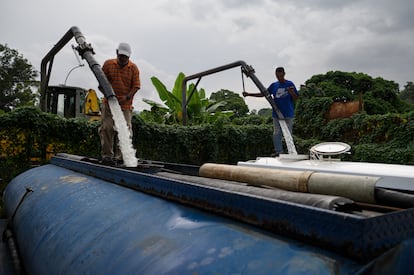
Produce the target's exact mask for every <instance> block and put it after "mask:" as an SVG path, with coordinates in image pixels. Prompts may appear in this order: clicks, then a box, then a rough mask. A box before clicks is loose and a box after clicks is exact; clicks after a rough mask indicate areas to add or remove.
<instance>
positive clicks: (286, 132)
mask: <svg viewBox="0 0 414 275" xmlns="http://www.w3.org/2000/svg"><path fill="white" fill-rule="evenodd" d="M279 124H280V128H281V129H282V133H283V137H284V138H285V142H286V147H287V149H288V153H289V154H290V155H297V154H298V152H296V148H295V143H294V142H293V138H292V135H291V134H290V131H289V128H288V126H287V124H286V121H285V120H283V119H280V120H279Z"/></svg>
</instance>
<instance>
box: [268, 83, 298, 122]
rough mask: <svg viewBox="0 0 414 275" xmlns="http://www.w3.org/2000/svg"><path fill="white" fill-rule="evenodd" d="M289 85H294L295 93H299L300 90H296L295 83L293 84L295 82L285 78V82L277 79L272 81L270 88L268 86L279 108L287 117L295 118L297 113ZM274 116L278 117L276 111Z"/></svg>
mask: <svg viewBox="0 0 414 275" xmlns="http://www.w3.org/2000/svg"><path fill="white" fill-rule="evenodd" d="M289 87H293V89H294V91H295V93H296V94H297V95H299V93H298V91H297V90H296V87H295V84H293V82H292V81H290V80H285V82H283V83H280V82H279V81H276V82H274V83H272V84H271V85H270V86H269V88H267V90H268V91H269V93H270V94H271V95H273V99H274V100H275V103H276V106H277V107H278V108H279V110H280V112H281V113H282V114H283V116H284V117H285V118H293V116H294V114H295V106H294V104H293V98H292V96H291V95H290V94H289V92H288V90H287V88H289ZM273 117H277V116H276V114H275V112H274V111H273Z"/></svg>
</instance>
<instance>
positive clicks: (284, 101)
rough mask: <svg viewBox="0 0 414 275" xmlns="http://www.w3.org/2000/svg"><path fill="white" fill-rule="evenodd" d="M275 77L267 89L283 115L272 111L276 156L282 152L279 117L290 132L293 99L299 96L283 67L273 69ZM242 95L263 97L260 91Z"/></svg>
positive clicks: (293, 107) (291, 127)
mask: <svg viewBox="0 0 414 275" xmlns="http://www.w3.org/2000/svg"><path fill="white" fill-rule="evenodd" d="M275 74H276V78H277V80H278V81H276V82H274V83H272V84H271V85H270V86H269V88H267V90H268V91H269V93H270V94H271V95H272V96H273V98H274V100H275V103H276V106H277V108H278V109H279V110H280V112H281V113H282V115H283V117H278V116H277V114H276V113H275V112H274V111H273V126H274V131H273V144H274V146H275V152H276V156H278V155H279V154H282V153H283V146H282V136H283V133H282V129H281V128H280V124H279V119H284V120H285V121H286V124H287V126H288V128H289V131H290V133H291V134H292V129H293V117H294V114H295V105H294V101H295V100H296V99H297V98H298V97H299V93H298V91H297V90H296V87H295V84H294V83H293V82H292V81H290V80H287V79H285V69H284V68H283V67H277V68H276V70H275ZM243 96H254V97H263V96H264V95H263V94H262V93H248V92H243Z"/></svg>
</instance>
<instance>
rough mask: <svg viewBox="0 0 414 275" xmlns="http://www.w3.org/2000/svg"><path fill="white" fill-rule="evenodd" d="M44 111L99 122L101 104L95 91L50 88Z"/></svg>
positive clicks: (46, 93)
mask: <svg viewBox="0 0 414 275" xmlns="http://www.w3.org/2000/svg"><path fill="white" fill-rule="evenodd" d="M44 95H45V98H44V101H45V105H44V106H45V109H44V110H43V111H45V112H48V113H53V114H57V115H60V116H63V117H66V118H75V117H83V118H87V119H88V120H92V121H95V120H99V118H100V104H99V98H98V96H97V95H96V92H95V90H93V89H89V90H86V89H84V88H80V87H75V86H66V85H58V86H48V87H47V89H46V92H45V94H44Z"/></svg>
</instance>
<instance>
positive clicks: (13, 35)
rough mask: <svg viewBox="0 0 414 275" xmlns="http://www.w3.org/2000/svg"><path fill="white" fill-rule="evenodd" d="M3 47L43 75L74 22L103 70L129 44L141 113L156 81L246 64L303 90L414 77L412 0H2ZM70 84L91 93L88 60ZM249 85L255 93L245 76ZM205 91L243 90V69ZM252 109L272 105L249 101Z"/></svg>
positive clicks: (64, 71)
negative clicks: (281, 75) (323, 78)
mask: <svg viewBox="0 0 414 275" xmlns="http://www.w3.org/2000/svg"><path fill="white" fill-rule="evenodd" d="M0 11H1V16H0V43H1V44H7V45H8V46H9V47H10V48H13V49H16V50H18V51H19V53H20V54H22V55H23V56H24V57H25V58H26V59H28V60H29V62H30V63H31V64H32V65H33V66H34V67H35V69H36V70H38V71H40V62H41V60H42V58H43V57H44V56H45V55H46V54H47V52H48V51H49V50H50V49H51V48H52V47H53V45H54V44H55V43H56V42H57V41H58V40H59V39H60V38H61V37H62V36H63V35H64V34H65V33H66V32H67V31H68V30H69V29H70V28H71V27H72V26H77V27H79V29H80V30H81V31H82V33H83V34H84V35H85V37H86V39H87V42H88V43H91V44H92V46H93V48H94V50H95V52H96V55H95V58H96V59H97V61H98V62H99V63H100V64H101V65H102V64H103V62H104V61H105V60H106V59H108V58H113V57H115V49H116V47H117V45H118V44H119V42H128V43H130V45H131V47H132V56H131V60H132V61H133V62H135V63H136V64H137V65H138V67H139V68H140V71H141V82H142V88H141V90H140V92H139V94H138V95H137V96H136V98H135V99H134V106H135V107H136V110H142V109H143V108H148V105H147V104H145V103H143V102H142V98H146V99H152V100H157V99H158V95H157V93H156V91H155V88H154V86H153V85H152V83H151V81H150V78H151V77H152V76H156V77H157V78H159V79H160V80H161V81H162V82H163V83H164V84H166V86H167V88H169V89H170V88H171V87H172V85H173V83H174V80H175V78H176V77H177V75H178V73H179V72H183V73H184V74H185V75H191V74H194V73H198V72H201V71H205V70H208V69H211V68H215V67H218V66H221V65H225V64H228V63H232V62H234V61H238V60H244V61H245V62H246V63H248V64H250V65H252V66H253V68H254V69H255V71H256V76H257V77H258V78H259V79H260V81H261V82H262V83H263V84H264V86H265V87H268V86H269V84H270V83H271V82H273V81H275V77H274V68H275V67H276V66H284V67H285V70H286V78H287V79H289V80H292V81H293V82H294V83H295V84H296V86H297V87H299V86H300V84H303V83H304V82H305V81H306V80H308V79H309V78H310V77H312V76H313V75H315V74H325V73H326V72H328V71H334V70H340V71H345V72H363V73H367V74H368V75H370V76H372V77H383V78H384V79H386V80H393V81H395V82H397V83H398V84H399V85H400V89H402V88H403V86H404V85H405V84H406V82H407V81H414V74H413V72H414V50H413V49H414V1H412V0H393V1H389V0H361V1H357V0H345V1H344V0H290V1H279V0H220V1H219V0H145V1H144V0H116V1H106V0H99V1H98V0H67V1H62V0H61V1H56V0H36V1H33V0H1V3H0ZM71 45H76V42H75V41H74V40H71V41H70V42H69V43H68V45H67V46H66V47H65V48H64V49H63V50H62V51H61V52H60V53H59V54H58V55H57V56H56V57H55V61H54V64H53V72H52V79H51V81H50V84H51V85H52V84H53V85H55V84H63V83H64V82H65V79H66V77H67V75H68V73H69V71H70V70H71V69H72V68H73V67H75V66H77V65H78V61H77V59H76V57H75V54H74V53H73V51H72V48H71ZM83 63H84V64H85V66H84V67H81V68H78V69H75V70H74V71H73V72H72V73H71V74H70V75H69V77H68V79H67V82H66V84H67V85H72V86H82V87H84V88H94V89H96V90H97V82H96V80H95V78H94V76H93V74H92V72H91V71H90V70H89V68H88V66H87V63H86V62H85V61H84V62H83ZM245 82H246V89H247V90H248V91H251V92H256V91H257V89H256V88H255V87H254V85H253V84H252V83H251V81H250V80H249V79H245ZM199 87H201V88H205V89H206V91H207V93H208V94H210V93H211V92H215V91H217V90H219V89H222V88H223V89H228V90H231V91H234V92H237V93H241V92H242V89H243V86H242V81H241V73H240V69H239V68H236V69H233V70H229V71H226V72H223V73H219V74H215V75H212V76H207V77H205V78H203V79H202V81H201V82H200V84H199ZM246 103H247V104H248V105H249V108H250V110H252V109H260V108H268V107H270V106H269V105H268V103H267V102H266V100H265V99H263V98H251V97H249V98H247V99H246Z"/></svg>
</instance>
